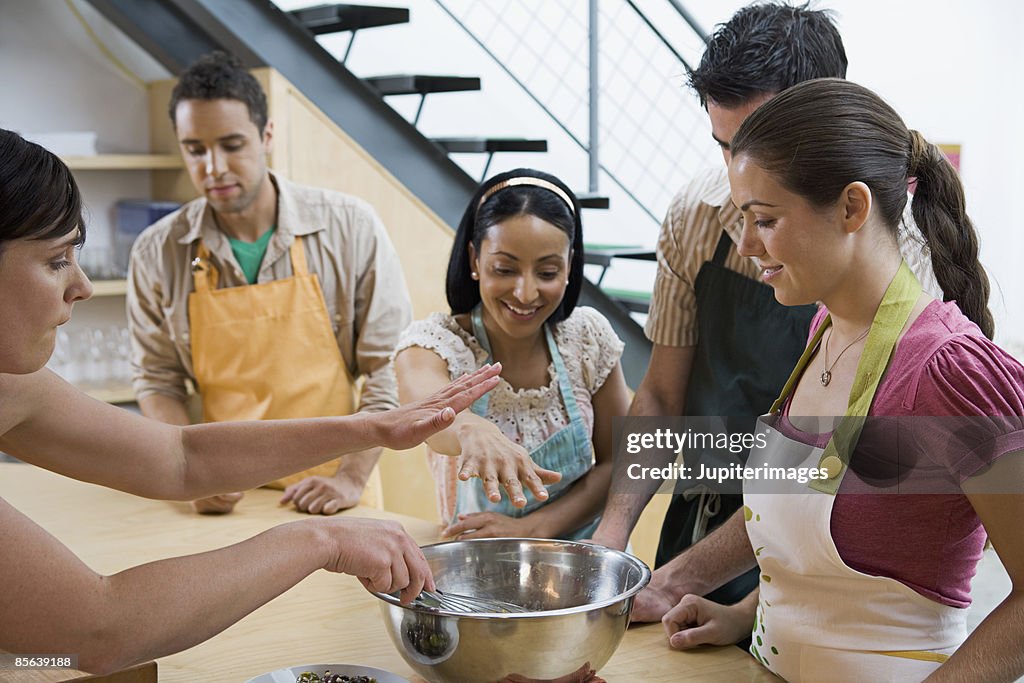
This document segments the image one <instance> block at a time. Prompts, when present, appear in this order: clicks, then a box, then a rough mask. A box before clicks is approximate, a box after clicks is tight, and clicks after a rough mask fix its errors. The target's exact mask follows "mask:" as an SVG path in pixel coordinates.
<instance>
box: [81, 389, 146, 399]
mask: <svg viewBox="0 0 1024 683" xmlns="http://www.w3.org/2000/svg"><path fill="white" fill-rule="evenodd" d="M84 391H85V393H87V394H88V395H90V396H92V397H93V398H96V399H99V400H101V401H105V402H107V403H134V402H135V392H134V391H132V388H131V387H110V388H106V389H85V390H84Z"/></svg>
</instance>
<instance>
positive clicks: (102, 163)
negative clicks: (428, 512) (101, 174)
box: [63, 154, 185, 171]
mask: <svg viewBox="0 0 1024 683" xmlns="http://www.w3.org/2000/svg"><path fill="white" fill-rule="evenodd" d="M63 160H64V163H66V164H67V165H68V168H70V169H71V170H73V171H133V170H137V171H159V170H163V169H172V170H173V169H182V168H185V164H184V162H183V161H182V160H181V156H180V155H178V154H97V155H96V156H88V157H63Z"/></svg>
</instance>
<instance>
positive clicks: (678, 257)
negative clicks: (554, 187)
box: [644, 166, 942, 346]
mask: <svg viewBox="0 0 1024 683" xmlns="http://www.w3.org/2000/svg"><path fill="white" fill-rule="evenodd" d="M905 226H909V227H905ZM722 230H725V231H726V232H727V233H728V234H729V237H730V238H732V241H733V247H732V248H731V249H729V253H728V255H727V256H726V258H725V267H726V268H728V269H729V270H732V271H735V272H737V273H740V274H741V275H744V276H746V277H749V278H750V279H752V280H758V279H759V275H760V271H761V269H760V268H758V266H757V263H756V261H755V260H754V259H752V258H745V257H743V256H740V254H739V252H738V251H737V250H736V248H735V245H736V244H738V243H739V241H740V235H741V233H742V231H743V217H742V215H741V214H740V211H739V209H737V208H736V206H735V205H733V203H732V199H731V197H730V195H729V176H728V169H727V168H726V167H724V166H723V167H720V168H717V169H708V170H706V171H704V172H702V173H701V174H699V175H698V176H696V177H695V178H694V179H693V180H692V181H690V183H689V184H688V185H687V186H686V187H684V188H683V189H682V190H681V191H680V192H679V193H678V194H677V195H676V196H675V197H674V198H673V199H672V203H671V205H670V206H669V208H668V213H667V214H666V215H665V220H664V222H663V223H662V225H661V235H660V236H659V238H658V248H657V254H658V274H657V277H656V279H655V281H654V293H653V296H652V298H651V308H650V314H649V316H648V318H647V325H646V326H645V327H644V332H645V333H646V335H647V338H648V339H650V340H651V341H652V342H654V343H655V344H661V345H662V346H696V345H697V296H696V294H695V293H694V289H693V286H694V282H695V281H696V279H697V273H698V272H699V271H700V267H701V266H702V265H703V264H704V262H705V261H710V260H711V259H712V257H713V256H714V253H715V247H716V246H718V240H719V239H720V238H721V236H722ZM899 243H900V251H901V252H903V258H904V259H906V261H907V265H908V266H910V269H911V270H912V271H914V274H915V275H917V278H918V280H920V281H921V286H922V287H924V290H925V291H926V292H928V293H929V294H931V295H932V296H934V297H936V298H937V299H939V300H941V299H942V291H941V289H939V286H938V284H937V283H936V282H935V276H934V275H933V274H932V265H931V256H930V253H929V251H928V247H927V246H926V245H925V244H924V240H923V238H922V237H921V235H920V233H919V232H918V230H917V228H916V226H914V222H913V219H912V218H911V215H910V202H907V208H906V211H904V214H903V225H901V228H900V232H899Z"/></svg>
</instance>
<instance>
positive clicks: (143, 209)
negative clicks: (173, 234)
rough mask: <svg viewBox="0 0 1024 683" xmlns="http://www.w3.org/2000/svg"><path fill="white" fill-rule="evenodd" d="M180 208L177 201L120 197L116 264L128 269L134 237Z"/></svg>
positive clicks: (115, 237)
mask: <svg viewBox="0 0 1024 683" xmlns="http://www.w3.org/2000/svg"><path fill="white" fill-rule="evenodd" d="M179 208H181V204H179V203H178V202H156V201H151V200H148V199H122V200H121V201H119V202H118V203H117V231H116V233H115V235H114V251H115V258H116V261H117V265H118V267H119V268H121V269H122V270H123V271H125V272H127V270H128V256H129V254H130V253H131V249H132V244H134V243H135V238H136V237H138V236H139V233H141V232H142V231H143V230H145V229H146V228H148V227H149V226H151V225H153V223H156V222H157V221H158V220H160V219H161V218H163V217H164V216H166V215H167V214H169V213H173V212H174V211H177V210H178V209H179Z"/></svg>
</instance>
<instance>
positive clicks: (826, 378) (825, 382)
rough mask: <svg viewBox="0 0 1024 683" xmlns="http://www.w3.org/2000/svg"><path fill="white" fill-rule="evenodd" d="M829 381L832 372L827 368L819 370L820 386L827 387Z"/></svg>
mask: <svg viewBox="0 0 1024 683" xmlns="http://www.w3.org/2000/svg"><path fill="white" fill-rule="evenodd" d="M831 381H832V373H831V372H829V371H828V370H823V371H822V372H821V386H823V387H827V386H828V383H829V382H831Z"/></svg>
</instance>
